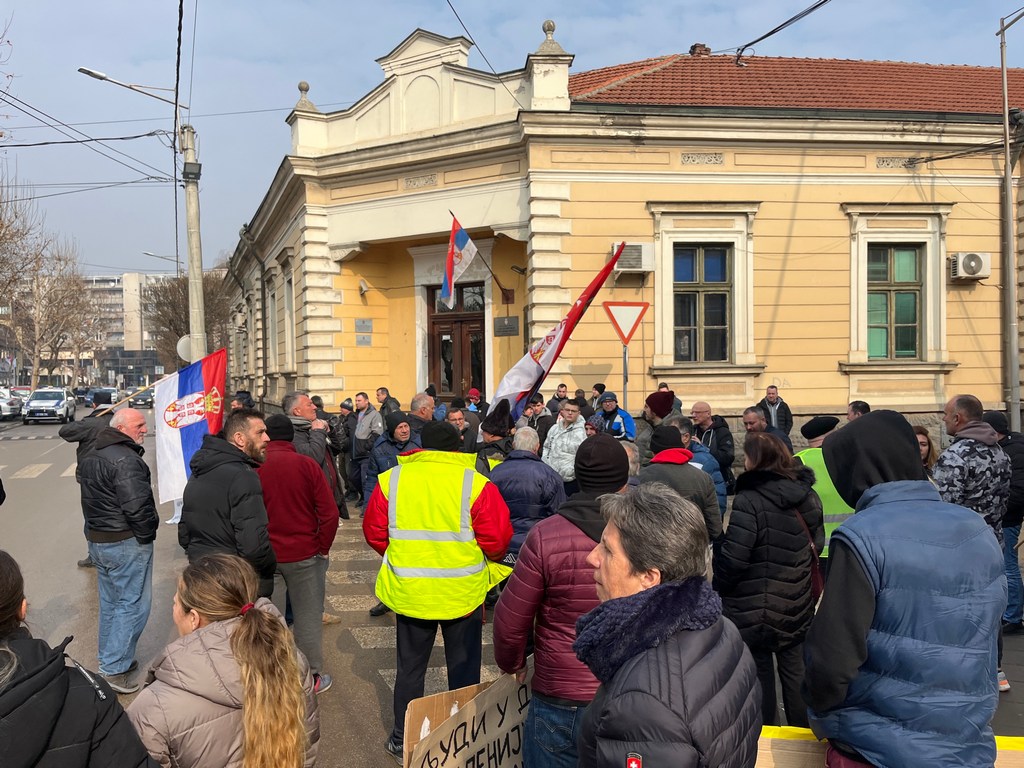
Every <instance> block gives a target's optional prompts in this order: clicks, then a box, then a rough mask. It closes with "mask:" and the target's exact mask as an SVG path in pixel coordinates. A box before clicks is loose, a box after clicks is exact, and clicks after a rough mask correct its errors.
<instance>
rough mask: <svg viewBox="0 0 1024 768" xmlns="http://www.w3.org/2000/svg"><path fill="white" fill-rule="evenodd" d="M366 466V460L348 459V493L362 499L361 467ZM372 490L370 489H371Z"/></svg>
mask: <svg viewBox="0 0 1024 768" xmlns="http://www.w3.org/2000/svg"><path fill="white" fill-rule="evenodd" d="M364 464H366V459H365V458H363V459H356V458H353V459H350V460H349V465H348V489H349V492H350V493H355V494H358V495H359V498H360V499H362V498H363V474H364V469H363V465H364ZM371 490H372V489H371Z"/></svg>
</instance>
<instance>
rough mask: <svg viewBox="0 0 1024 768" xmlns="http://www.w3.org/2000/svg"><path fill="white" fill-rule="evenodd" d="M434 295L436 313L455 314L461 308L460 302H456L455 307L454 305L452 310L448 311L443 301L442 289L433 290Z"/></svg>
mask: <svg viewBox="0 0 1024 768" xmlns="http://www.w3.org/2000/svg"><path fill="white" fill-rule="evenodd" d="M433 294H434V309H435V311H437V312H454V311H455V310H456V309H458V308H459V304H458V302H456V303H455V304H454V305H452V308H451V309H448V307H447V306H446V305H445V303H444V302H443V301H441V289H440V288H434V289H433Z"/></svg>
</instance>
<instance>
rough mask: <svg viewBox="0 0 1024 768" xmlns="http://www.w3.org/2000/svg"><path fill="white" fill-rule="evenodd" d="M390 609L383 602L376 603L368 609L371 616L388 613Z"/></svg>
mask: <svg viewBox="0 0 1024 768" xmlns="http://www.w3.org/2000/svg"><path fill="white" fill-rule="evenodd" d="M390 612H391V609H390V608H388V607H387V606H386V605H384V603H377V604H376V605H375V606H373V608H371V609H370V615H371V616H383V615H384V614H386V613H390Z"/></svg>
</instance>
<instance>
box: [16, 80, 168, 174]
mask: <svg viewBox="0 0 1024 768" xmlns="http://www.w3.org/2000/svg"><path fill="white" fill-rule="evenodd" d="M0 100H2V101H4V102H6V103H7V104H9V105H10V106H12V107H14V108H15V109H16V110H18V111H19V112H23V113H24V114H26V115H28V116H29V117H31V118H32V119H33V120H38V121H39V122H41V123H43V124H45V125H48V126H49V127H50V128H52V129H53V130H55V131H57V133H59V134H61V135H62V136H66V137H67V138H69V139H73V138H75V137H74V136H72V135H71V134H70V133H68V132H67V131H65V130H63V129H62V128H58V127H57V126H58V125H60V126H63V127H64V128H67V129H68V130H70V131H74V132H75V133H77V134H80V135H81V136H84V137H85V138H87V139H91V138H92V136H90V135H89V134H87V133H85V132H83V131H80V130H78V129H77V128H72V127H71V126H70V125H68V124H66V123H64V122H61V121H60V120H58V119H57V118H56V117H53V116H52V115H49V114H47V113H46V112H44V111H43V110H41V109H39V108H38V107H33V106H32V105H31V104H29V103H28V102H26V101H22V100H21V99H19V98H18V97H17V96H12V95H11V94H10V93H9V92H7V91H0ZM29 110H31V111H29ZM33 112H37V113H39V114H38V115H36V114H33ZM39 115H42V116H43V117H45V118H46V120H44V119H42V118H40V117H39ZM47 120H49V121H51V122H49V123H47V122H46V121H47ZM54 123H56V125H55V124H54ZM82 146H83V147H85V148H86V149H89V150H91V151H93V152H95V153H96V154H98V155H102V156H103V157H105V158H107V159H108V160H113V161H114V162H115V163H117V164H118V165H123V166H124V167H125V168H128V169H129V170H131V171H133V172H135V173H138V174H139V175H141V176H145V177H147V178H153V177H152V176H151V175H150V174H147V173H146V172H145V171H141V170H139V169H138V168H137V167H133V166H131V165H129V164H128V163H126V162H124V161H123V160H118V159H117V158H116V157H112V156H111V155H108V154H107V153H106V152H103V151H102V150H99V149H97V148H96V147H94V146H93V145H92V144H82ZM100 146H102V147H104V148H105V149H109V150H110V151H111V152H115V153H117V154H119V155H121V156H122V157H126V158H128V159H129V160H131V161H132V162H134V163H138V164H139V165H142V166H144V167H146V168H149V169H150V170H153V171H156V172H157V173H160V174H163V173H164V172H163V171H162V170H160V169H159V168H154V167H153V166H152V165H149V164H148V163H144V162H142V161H141V160H138V159H137V158H134V157H132V156H131V155H128V154H125V153H124V152H121V151H120V150H117V149H114V148H113V147H108V146H106V145H105V144H100ZM158 178H162V179H166V178H167V176H166V175H164V176H160V177H158Z"/></svg>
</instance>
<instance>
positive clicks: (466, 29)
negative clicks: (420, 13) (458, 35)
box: [446, 0, 526, 112]
mask: <svg viewBox="0 0 1024 768" xmlns="http://www.w3.org/2000/svg"><path fill="white" fill-rule="evenodd" d="M446 1H447V3H448V7H449V8H451V9H452V13H454V14H455V18H456V19H458V22H459V25H460V26H461V27H462V31H463V32H465V33H466V37H468V38H469V42H471V43H472V44H473V45H474V46H476V49H477V50H478V51H480V55H481V56H482V57H483V60H484V61H485V62H487V66H488V67H489V68H490V70H491V72H492V73H493V74H494V76H495V77H497V78H498V81H499V82H500V83H501V84H502V85H503V86H505V90H506V91H508V95H509V96H511V97H512V100H513V101H515V103H516V104H518V105H519V108H520V109H521V110H523V111H524V112H525V111H526V107H524V106H523V104H522V102H521V101H519V99H518V98H516V95H515V94H514V93H512V91H511V89H510V88H509V87H508V84H507V83H506V82H505V80H504V79H503V78H501V77H499V76H498V70H496V69H495V68H494V65H493V64H491V61H490V59H488V58H487V54H486V53H484V49H483V48H481V47H480V44H479V43H477V41H476V40H474V39H473V35H472V34H470V31H469V29H468V28H467V27H466V25H465V24H464V23H463V21H462V17H461V16H459V12H458V11H456V10H455V6H454V5H452V0H446Z"/></svg>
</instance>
